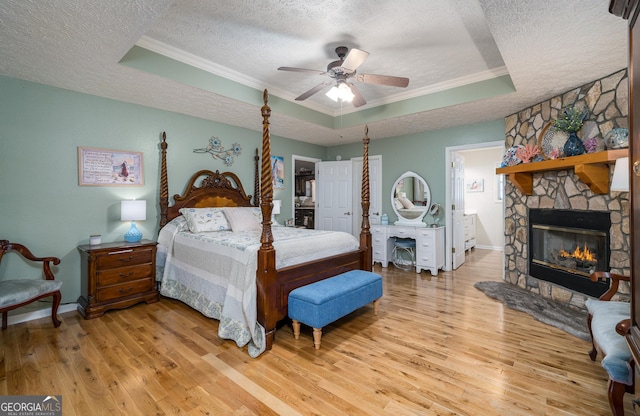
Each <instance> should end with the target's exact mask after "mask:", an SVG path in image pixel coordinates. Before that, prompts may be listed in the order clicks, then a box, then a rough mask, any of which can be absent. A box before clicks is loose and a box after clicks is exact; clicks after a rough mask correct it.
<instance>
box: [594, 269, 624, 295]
mask: <svg viewBox="0 0 640 416" xmlns="http://www.w3.org/2000/svg"><path fill="white" fill-rule="evenodd" d="M589 279H590V280H591V281H592V282H597V281H598V280H600V279H611V286H609V289H608V290H607V291H606V292H604V293H603V294H602V295H601V296H600V297H599V298H598V299H600V300H611V298H613V295H615V294H616V293H618V286H619V285H620V281H623V282H629V281H630V280H631V278H630V277H629V276H623V275H621V274H615V273H609V272H593V273H591V275H589Z"/></svg>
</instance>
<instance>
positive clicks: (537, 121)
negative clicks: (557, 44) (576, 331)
mask: <svg viewBox="0 0 640 416" xmlns="http://www.w3.org/2000/svg"><path fill="white" fill-rule="evenodd" d="M628 97H629V85H628V78H627V72H626V69H625V70H621V71H619V72H616V73H614V74H612V75H610V76H607V77H605V78H602V79H599V80H596V81H593V82H591V83H589V84H586V85H583V86H581V87H579V88H575V89H573V90H571V91H568V92H566V93H564V94H562V95H559V96H556V97H553V98H551V99H549V100H547V101H544V102H541V103H539V104H536V105H534V106H532V107H529V108H525V109H524V110H522V111H519V112H518V113H516V114H512V115H510V116H508V117H506V118H505V130H506V139H505V148H506V149H508V148H510V147H511V146H514V145H519V144H529V143H531V144H536V143H537V141H538V137H539V135H540V132H541V131H542V129H543V128H544V126H545V125H547V123H549V122H551V121H553V120H556V119H557V117H558V114H560V112H561V111H562V109H563V108H564V107H566V106H568V105H578V106H583V107H584V108H588V109H589V116H588V118H587V120H586V121H585V123H584V125H583V127H582V129H581V131H580V132H579V135H580V136H581V138H583V139H584V138H589V137H596V138H597V139H598V149H597V151H600V150H604V140H603V137H604V135H605V134H606V133H607V132H608V131H610V130H611V129H613V128H615V127H624V128H628ZM533 163H535V162H533ZM613 166H614V165H613V164H611V165H610V173H609V174H610V176H611V175H613ZM529 208H542V209H575V210H590V211H610V212H611V229H610V235H611V237H610V243H611V247H610V248H611V258H610V261H609V265H610V268H611V270H610V271H611V272H613V273H619V274H625V275H629V274H630V248H629V247H630V245H629V244H630V243H629V237H630V236H629V193H628V192H610V193H609V194H608V195H595V194H594V193H593V192H592V191H591V190H590V189H589V187H588V186H587V185H585V184H584V183H583V182H582V181H581V180H580V178H578V176H576V175H575V174H574V173H573V170H558V171H550V172H541V173H536V174H534V175H533V193H532V195H529V196H527V195H522V194H521V193H520V191H519V190H518V189H517V188H516V187H515V186H513V185H512V184H511V182H510V181H508V180H506V181H505V231H504V232H505V251H504V256H505V268H506V270H505V280H507V281H509V282H510V283H513V284H516V285H518V286H520V287H522V288H526V289H528V290H530V291H534V292H536V293H538V294H540V295H541V296H543V297H546V298H552V299H554V300H556V301H559V302H562V303H565V304H568V305H570V306H571V307H573V308H576V309H584V308H585V307H584V301H585V300H586V298H587V297H588V296H587V295H584V294H581V293H577V292H574V291H571V290H569V289H566V288H564V287H562V286H559V285H556V284H554V283H550V282H547V281H544V280H539V279H536V278H533V277H531V276H529V275H528V248H527V242H528V209H529ZM629 293H630V290H629V286H628V285H624V286H623V287H621V288H620V289H619V291H618V295H617V297H618V298H619V299H621V300H622V299H624V298H628V296H629Z"/></svg>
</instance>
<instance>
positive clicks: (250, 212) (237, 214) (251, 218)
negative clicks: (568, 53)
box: [223, 207, 262, 233]
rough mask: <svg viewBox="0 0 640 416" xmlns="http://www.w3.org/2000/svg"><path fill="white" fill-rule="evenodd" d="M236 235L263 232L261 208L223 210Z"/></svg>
mask: <svg viewBox="0 0 640 416" xmlns="http://www.w3.org/2000/svg"><path fill="white" fill-rule="evenodd" d="M223 210H224V215H225V216H226V217H227V221H229V224H231V229H232V230H233V232H234V233H237V232H240V231H260V230H262V212H261V211H260V208H259V207H233V208H223Z"/></svg>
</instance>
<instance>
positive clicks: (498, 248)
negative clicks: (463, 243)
mask: <svg viewBox="0 0 640 416" xmlns="http://www.w3.org/2000/svg"><path fill="white" fill-rule="evenodd" d="M476 248H479V249H481V250H495V251H502V250H504V247H500V246H476Z"/></svg>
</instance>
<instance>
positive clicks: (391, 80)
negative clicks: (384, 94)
mask: <svg viewBox="0 0 640 416" xmlns="http://www.w3.org/2000/svg"><path fill="white" fill-rule="evenodd" d="M355 78H356V80H357V81H360V82H364V83H365V84H378V85H389V86H391V87H403V88H404V87H406V86H407V85H409V78H404V77H392V76H390V75H373V74H357V75H356V76H355Z"/></svg>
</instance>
